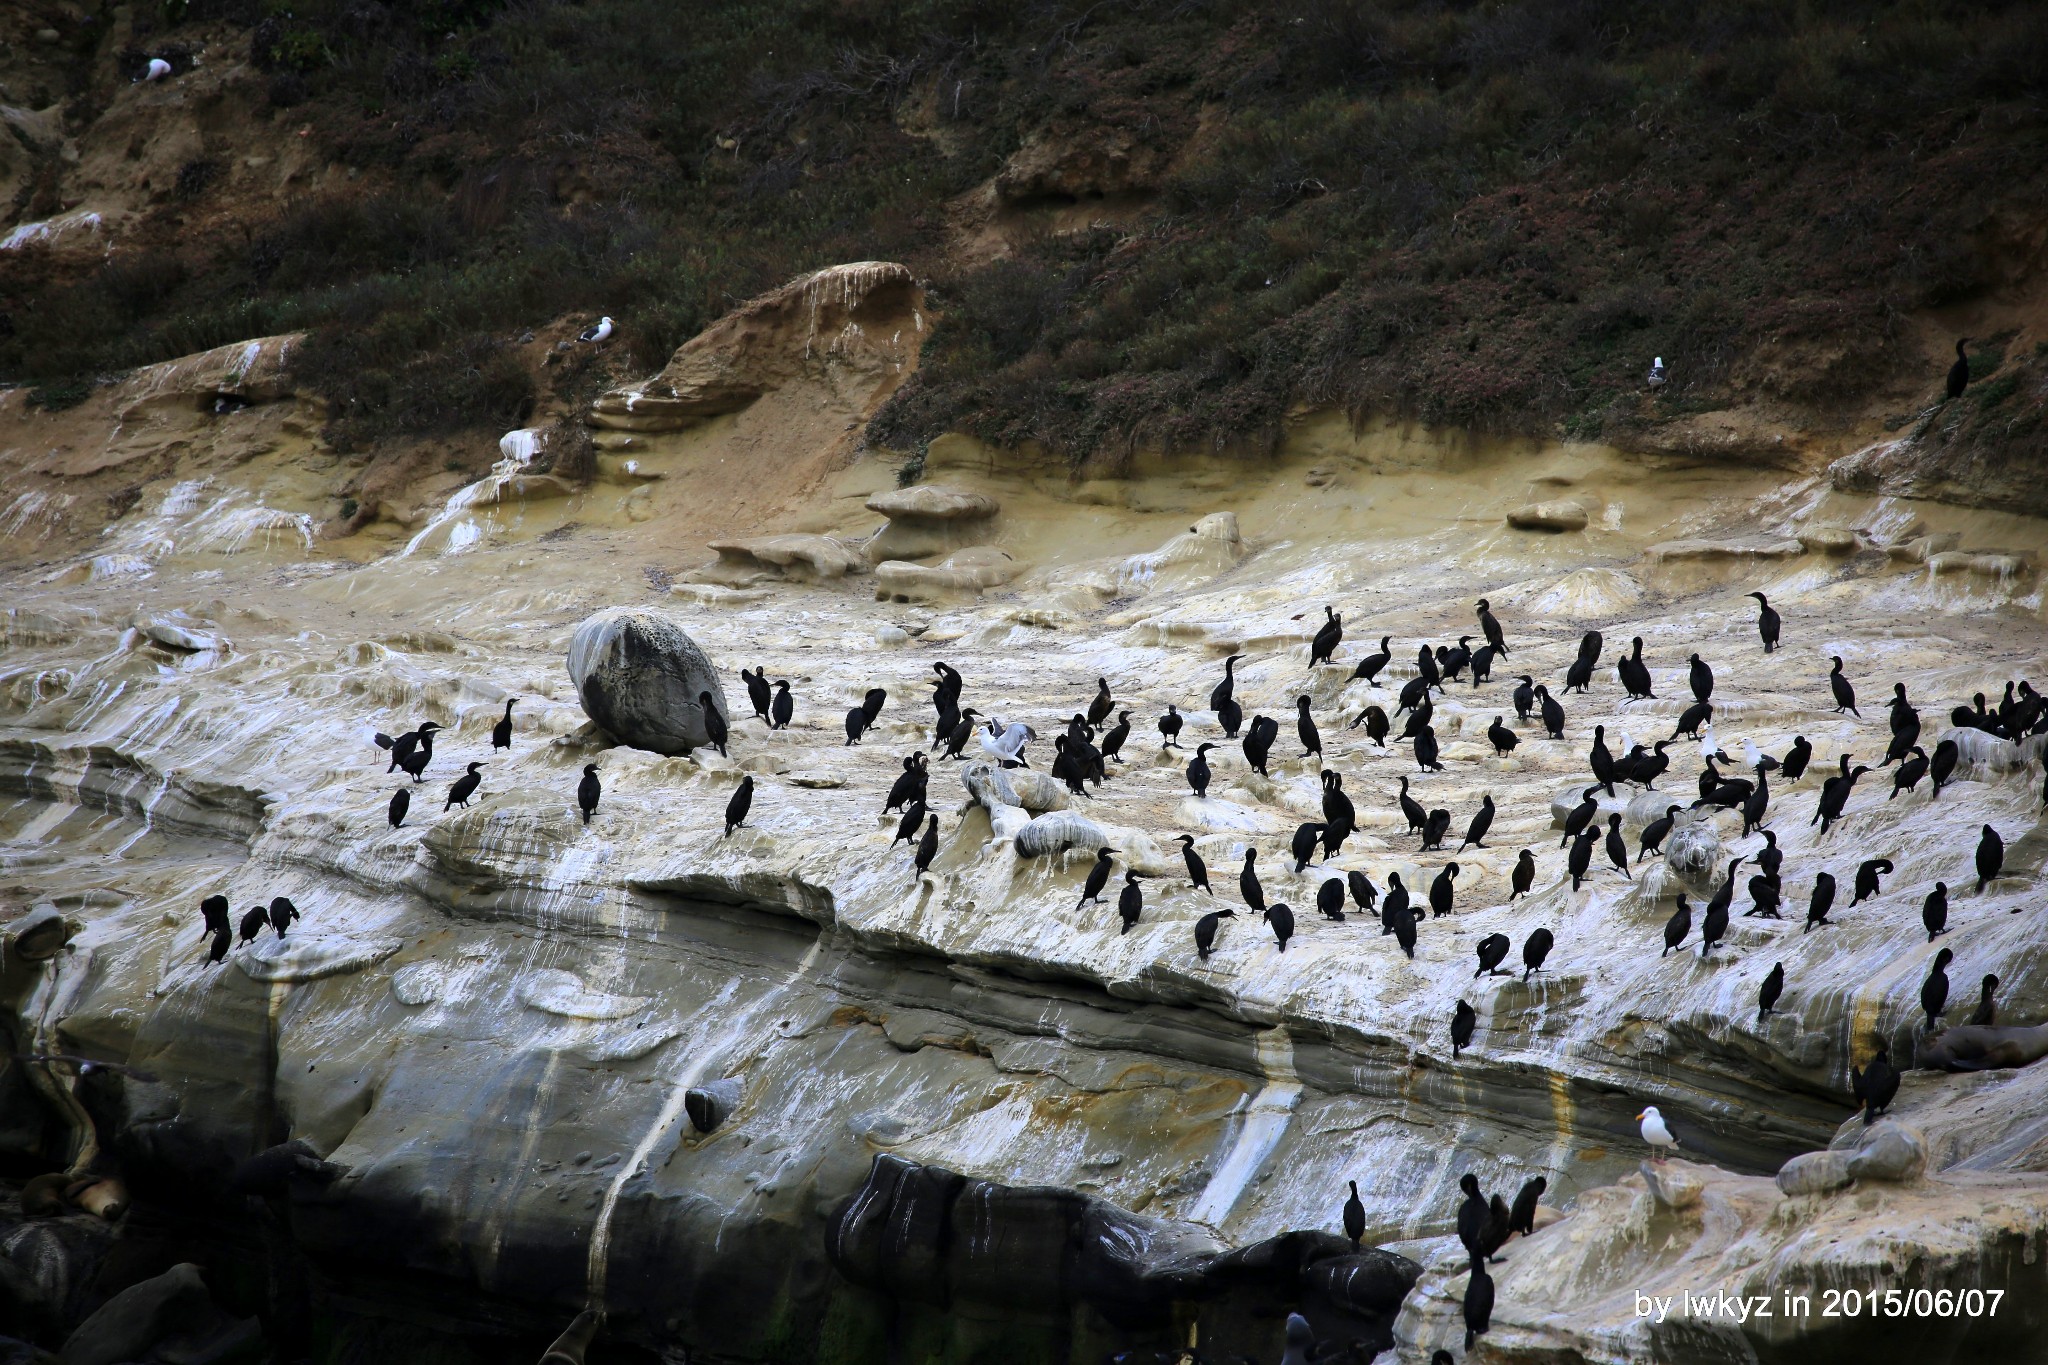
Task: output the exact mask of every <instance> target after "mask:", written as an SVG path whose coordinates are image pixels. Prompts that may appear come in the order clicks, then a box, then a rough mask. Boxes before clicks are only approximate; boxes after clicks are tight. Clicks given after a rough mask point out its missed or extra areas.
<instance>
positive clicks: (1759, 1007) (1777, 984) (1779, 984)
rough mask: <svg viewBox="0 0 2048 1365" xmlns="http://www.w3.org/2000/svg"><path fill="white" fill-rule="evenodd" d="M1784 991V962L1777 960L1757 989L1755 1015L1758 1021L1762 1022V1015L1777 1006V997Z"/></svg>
mask: <svg viewBox="0 0 2048 1365" xmlns="http://www.w3.org/2000/svg"><path fill="white" fill-rule="evenodd" d="M1784 993H1785V964H1784V963H1782V962H1779V963H1775V964H1773V965H1772V967H1771V974H1770V975H1769V976H1766V977H1765V978H1764V984H1763V985H1762V986H1761V987H1760V988H1759V989H1758V990H1757V993H1756V1017H1757V1022H1758V1023H1762V1022H1763V1020H1764V1017H1765V1016H1766V1015H1768V1014H1769V1013H1770V1012H1771V1011H1772V1010H1773V1009H1775V1008H1776V1007H1777V1004H1778V997H1779V996H1781V995H1783V994H1784Z"/></svg>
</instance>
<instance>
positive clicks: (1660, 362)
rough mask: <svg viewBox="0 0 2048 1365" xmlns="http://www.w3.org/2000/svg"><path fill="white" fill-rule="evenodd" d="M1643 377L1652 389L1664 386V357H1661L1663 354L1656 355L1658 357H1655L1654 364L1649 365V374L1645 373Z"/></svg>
mask: <svg viewBox="0 0 2048 1365" xmlns="http://www.w3.org/2000/svg"><path fill="white" fill-rule="evenodd" d="M1644 379H1645V380H1646V382H1648V384H1649V386H1650V387H1651V388H1653V389H1661V388H1663V387H1664V357H1663V356H1661V355H1660V356H1658V357H1657V359H1656V362H1655V363H1654V364H1652V365H1651V366H1650V372H1649V374H1647V375H1645V376H1644Z"/></svg>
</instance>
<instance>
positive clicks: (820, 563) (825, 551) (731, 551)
mask: <svg viewBox="0 0 2048 1365" xmlns="http://www.w3.org/2000/svg"><path fill="white" fill-rule="evenodd" d="M711 548H712V549H713V550H716V551H717V552H718V559H717V560H716V561H715V562H714V563H712V564H710V565H708V566H707V567H706V568H704V569H703V570H702V571H701V572H700V574H699V575H698V576H699V577H702V578H706V579H709V580H711V581H714V582H719V583H725V584H727V585H730V586H738V585H741V584H746V583H755V582H759V581H761V580H762V579H767V578H788V579H795V580H798V581H807V580H808V581H817V582H823V581H824V580H826V579H830V578H844V577H845V576H846V575H847V574H850V573H857V572H859V571H860V570H861V569H862V568H864V567H866V564H867V561H866V560H865V559H863V558H862V557H861V555H860V553H859V552H858V551H857V550H854V549H852V548H851V547H849V546H848V545H847V544H846V543H845V542H844V541H841V540H835V539H833V538H832V537H831V536H817V535H800V534H792V535H781V536H750V537H748V538H747V539H744V540H714V541H712V542H711Z"/></svg>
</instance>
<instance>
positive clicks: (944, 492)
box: [867, 483, 1002, 562]
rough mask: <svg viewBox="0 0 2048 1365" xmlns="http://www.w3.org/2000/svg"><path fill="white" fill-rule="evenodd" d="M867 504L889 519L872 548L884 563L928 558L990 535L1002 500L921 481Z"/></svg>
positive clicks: (888, 492) (875, 496) (869, 549)
mask: <svg viewBox="0 0 2048 1365" xmlns="http://www.w3.org/2000/svg"><path fill="white" fill-rule="evenodd" d="M867 508H868V510H869V511H870V512H880V513H881V514H882V515H883V516H885V517H887V518H888V519H889V524H888V525H887V526H884V527H883V528H882V530H881V533H880V534H879V535H877V536H876V537H875V538H874V540H873V541H872V542H871V543H870V545H869V547H868V552H869V554H870V555H872V556H873V557H874V558H875V560H876V561H878V562H879V561H881V560H886V559H924V558H927V557H929V556H931V555H937V554H944V553H945V552H946V551H948V550H954V549H958V548H960V547H961V546H963V545H974V544H977V543H979V542H981V541H983V540H986V539H987V538H988V531H989V523H990V522H991V521H993V520H994V519H995V515H996V513H997V512H1000V511H1001V510H1002V504H1001V503H999V502H997V501H996V500H995V499H994V498H992V497H989V496H988V495H987V494H986V493H977V492H975V491H974V490H973V489H971V488H957V487H955V486H953V485H952V484H944V483H921V484H917V485H914V486H913V487H910V488H892V489H889V490H888V491H887V492H883V493H877V494H875V495H874V496H873V497H871V498H869V499H868V501H867Z"/></svg>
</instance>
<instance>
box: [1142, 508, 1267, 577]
mask: <svg viewBox="0 0 2048 1365" xmlns="http://www.w3.org/2000/svg"><path fill="white" fill-rule="evenodd" d="M1244 556H1245V547H1244V537H1243V536H1242V535H1241V534H1239V532H1238V529H1237V513H1235V512H1211V513H1210V514H1209V515H1208V516H1206V517H1203V518H1202V519H1201V520H1200V521H1198V522H1196V523H1195V524H1194V525H1193V526H1190V527H1189V528H1188V529H1187V530H1185V531H1183V532H1181V533H1180V534H1179V535H1177V536H1175V537H1173V538H1172V539H1171V540H1169V541H1167V542H1166V543H1165V544H1164V545H1161V546H1160V547H1159V548H1158V549H1156V550H1153V551H1150V552H1148V553H1146V554H1141V555H1132V556H1131V557H1130V558H1128V559H1126V560H1125V561H1124V562H1123V563H1121V564H1119V565H1118V566H1117V570H1116V593H1117V595H1118V596H1120V597H1135V596H1136V595H1137V594H1139V593H1142V592H1149V591H1151V590H1152V589H1154V588H1161V587H1188V586H1191V585H1193V584H1196V583H1201V582H1205V581H1206V580H1208V579H1211V578H1214V577H1216V575H1218V574H1220V573H1223V572H1225V571H1226V570H1229V569H1232V568H1235V567H1236V566H1237V562H1238V561H1239V560H1241V559H1243V558H1244Z"/></svg>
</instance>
